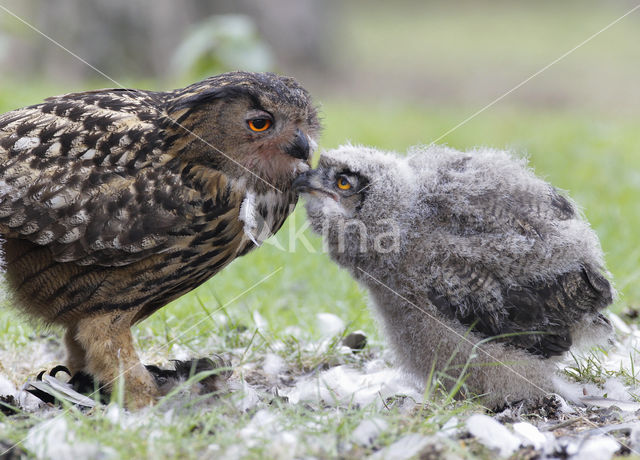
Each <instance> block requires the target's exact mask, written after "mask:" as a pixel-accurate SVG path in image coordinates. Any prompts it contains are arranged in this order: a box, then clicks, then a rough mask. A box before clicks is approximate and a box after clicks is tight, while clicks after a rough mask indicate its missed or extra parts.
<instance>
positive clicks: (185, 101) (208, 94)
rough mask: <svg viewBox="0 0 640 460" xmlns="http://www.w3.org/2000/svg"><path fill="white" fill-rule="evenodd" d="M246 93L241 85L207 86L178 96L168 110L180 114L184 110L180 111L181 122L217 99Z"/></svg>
mask: <svg viewBox="0 0 640 460" xmlns="http://www.w3.org/2000/svg"><path fill="white" fill-rule="evenodd" d="M246 95H247V90H246V89H245V88H243V87H241V86H221V87H218V88H206V89H203V90H202V91H200V92H198V93H196V94H191V95H189V96H186V97H181V98H178V99H177V100H175V101H174V102H173V103H172V104H171V105H170V107H169V110H168V112H169V114H179V113H180V112H184V113H180V115H179V118H178V119H177V120H176V121H177V122H178V123H180V122H181V121H183V120H184V119H185V118H186V117H188V116H189V115H190V114H192V113H193V112H194V111H197V110H199V109H202V108H205V107H206V106H207V104H210V103H212V102H215V101H217V100H222V99H224V100H230V99H234V98H237V97H242V96H246Z"/></svg>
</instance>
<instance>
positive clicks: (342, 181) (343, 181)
mask: <svg viewBox="0 0 640 460" xmlns="http://www.w3.org/2000/svg"><path fill="white" fill-rule="evenodd" d="M336 184H337V185H338V188H339V189H340V190H349V189H350V188H351V184H350V183H349V181H348V180H347V178H346V177H344V176H340V177H338V182H336Z"/></svg>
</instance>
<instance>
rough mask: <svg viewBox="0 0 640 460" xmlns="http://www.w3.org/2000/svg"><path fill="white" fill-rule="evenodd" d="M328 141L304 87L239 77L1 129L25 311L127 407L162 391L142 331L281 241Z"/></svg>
mask: <svg viewBox="0 0 640 460" xmlns="http://www.w3.org/2000/svg"><path fill="white" fill-rule="evenodd" d="M318 131H319V124H318V118H317V113H316V109H315V108H314V106H313V105H312V103H311V99H310V97H309V94H308V92H307V91H306V90H305V89H303V88H302V87H301V86H300V85H299V84H298V83H297V82H296V81H294V80H293V79H292V78H288V77H281V76H277V75H274V74H270V73H264V74H258V73H248V72H232V73H227V74H222V75H218V76H214V77H211V78H208V79H206V80H204V81H202V82H199V83H195V84H193V85H191V86H188V87H186V88H183V89H178V90H175V91H169V92H154V91H141V90H121V89H107V90H99V91H89V92H85V93H77V94H67V95H64V96H58V97H52V98H49V99H47V100H45V101H44V102H43V103H41V104H38V105H34V106H31V107H26V108H23V109H18V110H14V111H12V112H8V113H5V114H3V115H0V234H1V236H2V239H3V240H4V251H5V254H6V267H5V268H6V278H7V281H8V285H9V287H10V290H11V292H12V293H13V300H14V303H15V305H16V306H17V307H18V308H19V309H20V310H22V311H23V312H25V313H27V314H28V315H30V316H32V317H35V318H37V319H39V320H41V321H42V322H44V323H45V324H56V325H60V326H62V327H64V328H65V329H66V335H65V344H66V347H67V352H68V353H67V354H68V357H67V360H68V365H69V367H70V369H71V370H72V371H73V372H78V371H83V372H84V373H88V374H90V375H91V376H93V377H94V378H95V379H97V381H99V382H101V383H103V384H105V385H107V386H108V385H109V384H110V383H111V382H113V381H114V379H115V378H116V377H117V376H118V374H119V372H120V371H119V369H122V370H124V371H125V382H126V385H125V387H126V391H127V403H128V405H129V407H132V408H135V407H140V406H144V405H146V404H149V403H151V402H153V401H154V400H155V399H156V398H157V397H158V396H159V391H158V388H157V387H156V384H155V383H154V380H153V378H152V376H151V374H149V372H148V371H147V369H146V368H145V367H144V366H143V365H142V364H141V363H140V361H139V358H138V356H137V354H136V351H135V350H134V346H133V339H132V336H131V332H130V327H131V326H132V325H133V324H135V323H137V322H139V321H141V320H142V319H144V318H146V317H148V316H149V315H151V314H152V313H153V312H155V311H156V310H157V309H159V308H161V307H162V306H164V305H166V304H167V303H169V302H170V301H171V300H174V299H176V298H178V297H180V296H181V295H183V294H184V293H186V292H188V291H190V290H192V289H193V288H195V287H196V286H198V285H200V284H201V283H203V282H204V281H206V280H207V279H209V278H210V277H212V276H213V275H215V274H216V273H217V272H218V271H220V270H221V269H222V268H223V267H225V266H226V265H227V264H229V263H230V262H231V261H232V260H234V259H235V258H236V257H238V256H241V255H244V254H246V253H247V252H248V251H250V250H251V249H253V248H254V247H255V246H256V245H257V244H260V241H261V240H263V239H265V238H266V237H268V236H270V235H271V234H273V233H275V232H277V231H278V229H279V228H280V226H281V225H282V224H283V222H284V220H285V219H286V217H287V215H288V214H289V213H290V212H291V210H292V208H293V206H294V205H295V203H296V201H297V194H296V193H295V192H294V191H293V190H292V187H291V184H292V182H293V180H294V178H295V177H296V176H297V175H298V174H299V173H301V172H303V171H306V170H308V169H309V164H308V160H309V156H310V153H311V151H312V145H314V143H315V141H314V139H315V137H316V135H317V133H318Z"/></svg>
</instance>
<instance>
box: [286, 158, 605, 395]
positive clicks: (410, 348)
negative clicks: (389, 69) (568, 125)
mask: <svg viewBox="0 0 640 460" xmlns="http://www.w3.org/2000/svg"><path fill="white" fill-rule="evenodd" d="M327 174H329V175H336V174H337V175H339V174H347V177H349V178H351V177H353V178H354V179H353V181H354V182H356V181H357V183H358V186H356V187H354V189H353V191H352V193H351V194H350V195H349V196H344V195H341V194H340V191H337V192H336V190H333V192H335V193H337V196H338V197H339V198H338V200H337V203H336V200H334V199H333V198H332V197H330V196H329V195H327V194H323V193H314V194H313V195H310V196H309V197H308V201H307V210H308V213H309V216H310V219H311V220H312V224H313V226H314V228H315V229H316V230H318V231H323V232H324V235H325V236H326V238H327V240H328V247H329V251H330V254H331V256H332V258H333V259H334V260H336V261H337V262H338V263H339V264H340V265H342V266H344V267H346V268H348V269H349V270H350V271H351V273H352V274H353V275H354V277H355V278H356V279H358V280H359V281H360V282H361V283H362V284H364V285H365V286H367V288H368V289H369V290H370V293H371V298H372V300H373V304H374V306H375V310H376V312H377V316H378V318H379V320H380V322H381V325H382V327H383V330H384V332H385V336H386V337H387V339H388V341H389V343H390V344H391V346H392V348H393V350H394V353H395V356H396V358H397V359H398V362H399V364H400V365H401V366H402V367H403V368H404V369H406V370H408V371H409V372H410V373H411V374H412V375H414V376H415V377H416V378H417V379H419V380H421V381H423V382H424V381H425V379H427V378H428V376H429V375H430V374H431V372H432V369H433V370H435V371H436V373H438V374H439V375H441V376H442V377H443V379H442V380H443V382H445V384H446V385H447V386H449V387H453V386H454V384H455V381H456V379H458V377H459V376H460V375H461V374H463V369H464V374H465V379H466V380H465V382H466V385H467V388H468V389H470V390H471V391H472V392H473V393H475V394H482V395H484V398H483V400H484V402H485V404H487V405H488V406H497V405H499V404H501V403H505V402H509V401H511V402H513V401H516V400H521V399H528V398H532V397H535V396H539V395H542V394H544V393H545V392H547V391H552V390H553V384H552V377H553V371H554V359H555V357H560V356H562V355H563V354H564V353H565V352H567V351H568V350H569V349H571V347H572V346H573V345H574V344H576V343H578V342H591V343H593V342H599V341H604V340H606V337H607V336H608V335H609V333H610V332H611V327H610V325H609V323H608V321H607V320H606V318H604V316H602V315H601V313H600V311H601V310H602V309H604V308H605V307H606V306H607V305H609V304H610V303H611V302H612V300H613V297H614V290H613V288H612V287H611V285H610V283H609V281H608V280H607V278H606V275H607V272H606V270H605V268H604V262H603V257H602V251H601V249H600V244H599V241H598V238H597V236H596V235H595V233H594V232H593V230H592V229H591V228H590V226H589V224H588V223H587V222H586V220H585V219H584V218H583V217H582V216H581V214H580V212H579V211H578V209H577V207H576V205H575V204H574V203H573V201H571V200H570V199H569V198H567V197H566V196H565V195H564V194H562V193H561V192H560V191H558V190H557V189H555V188H554V187H552V186H551V185H549V184H548V183H547V182H545V181H543V180H541V179H539V178H537V177H536V176H535V175H534V174H533V172H532V171H531V170H530V169H529V168H528V167H527V164H526V160H524V159H520V158H516V157H514V156H513V155H512V154H511V153H509V152H504V151H497V150H490V149H480V150H475V151H471V152H458V151H455V150H453V149H449V148H444V147H428V148H416V149H414V150H413V151H411V152H410V153H409V155H408V156H407V157H400V156H397V155H394V154H391V153H385V152H379V151H376V150H375V149H369V148H365V147H353V146H347V147H342V148H340V149H337V150H335V151H330V152H326V153H325V154H324V155H323V157H322V158H321V161H320V165H319V168H318V170H314V171H311V172H309V173H307V175H306V177H308V179H302V178H301V180H299V181H298V182H303V181H306V182H307V183H317V180H318V179H317V176H322V175H327ZM314 181H316V182H314ZM329 182H330V181H325V182H324V183H325V184H328V183H329ZM358 187H360V189H359V190H357V189H358ZM310 188H311V189H312V188H313V185H312V186H311V187H309V186H307V188H305V187H304V186H303V187H302V188H301V190H302V191H308V190H309V189H310ZM353 221H360V222H363V223H364V224H365V227H366V232H365V234H364V235H363V232H362V227H360V230H359V231H353V229H356V228H358V226H357V225H349V222H353ZM314 222H315V223H314ZM339 222H342V224H339ZM345 222H346V223H347V224H346V225H345ZM341 226H342V228H340V227H341ZM345 228H346V231H345ZM382 234H386V235H387V236H386V238H387V239H388V240H389V241H390V243H387V245H386V247H381V246H380V241H381V240H380V238H379V236H380V235H382ZM363 239H364V240H365V241H366V244H365V245H363V244H362V241H363ZM376 245H377V246H376ZM381 249H382V250H381ZM467 366H468V368H466V369H465V367H467Z"/></svg>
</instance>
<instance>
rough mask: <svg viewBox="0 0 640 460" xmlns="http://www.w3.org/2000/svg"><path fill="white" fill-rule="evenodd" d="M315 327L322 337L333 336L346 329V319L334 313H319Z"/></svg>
mask: <svg viewBox="0 0 640 460" xmlns="http://www.w3.org/2000/svg"><path fill="white" fill-rule="evenodd" d="M316 319H317V322H316V324H315V327H316V329H317V331H318V332H319V333H320V335H322V337H333V336H336V335H338V334H341V333H342V331H344V328H345V325H344V321H342V319H340V318H339V317H338V316H336V315H334V314H333V313H318V314H317V315H316Z"/></svg>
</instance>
